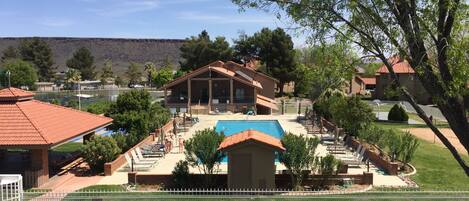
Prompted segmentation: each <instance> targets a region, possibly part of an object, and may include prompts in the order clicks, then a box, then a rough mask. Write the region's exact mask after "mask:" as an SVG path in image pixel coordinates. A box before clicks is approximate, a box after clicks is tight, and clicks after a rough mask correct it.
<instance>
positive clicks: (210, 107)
mask: <svg viewBox="0 0 469 201" xmlns="http://www.w3.org/2000/svg"><path fill="white" fill-rule="evenodd" d="M210 111H212V79H211V78H210V79H209V80H208V112H209V113H210Z"/></svg>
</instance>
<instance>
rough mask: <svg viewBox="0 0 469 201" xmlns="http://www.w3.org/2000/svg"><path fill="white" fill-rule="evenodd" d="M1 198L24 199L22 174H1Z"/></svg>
mask: <svg viewBox="0 0 469 201" xmlns="http://www.w3.org/2000/svg"><path fill="white" fill-rule="evenodd" d="M0 200H2V201H3V200H5V201H6V200H8V201H9V200H23V178H22V176H21V175H19V174H1V175H0Z"/></svg>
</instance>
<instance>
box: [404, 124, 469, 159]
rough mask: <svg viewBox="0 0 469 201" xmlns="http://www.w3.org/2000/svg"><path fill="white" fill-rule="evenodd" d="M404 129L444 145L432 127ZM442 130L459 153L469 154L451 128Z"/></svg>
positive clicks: (426, 139) (421, 137)
mask: <svg viewBox="0 0 469 201" xmlns="http://www.w3.org/2000/svg"><path fill="white" fill-rule="evenodd" d="M402 130H404V131H409V132H410V133H412V135H414V136H416V137H418V138H420V139H423V140H425V141H428V142H431V143H433V142H435V143H437V144H439V145H441V146H443V147H444V145H443V143H441V141H440V140H439V139H438V137H436V136H435V134H434V133H433V131H432V130H431V129H430V128H406V129H402ZM440 131H441V132H442V133H443V135H445V136H446V138H448V140H449V141H450V142H451V144H453V146H454V147H456V149H457V150H458V152H459V153H461V154H464V155H468V153H467V151H466V150H465V149H464V147H463V146H462V144H461V143H460V142H459V140H458V138H457V137H456V135H455V134H454V133H453V131H452V130H451V129H449V128H440Z"/></svg>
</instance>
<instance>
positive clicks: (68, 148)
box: [52, 142, 83, 153]
mask: <svg viewBox="0 0 469 201" xmlns="http://www.w3.org/2000/svg"><path fill="white" fill-rule="evenodd" d="M82 146H83V143H80V142H67V143H65V144H62V145H60V146H58V147H55V148H54V149H52V151H54V152H61V153H70V152H76V151H80V148H81V147H82Z"/></svg>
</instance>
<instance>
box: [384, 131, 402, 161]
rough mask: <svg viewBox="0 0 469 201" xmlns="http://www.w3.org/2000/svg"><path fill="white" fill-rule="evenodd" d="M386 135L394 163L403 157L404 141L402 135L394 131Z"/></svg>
mask: <svg viewBox="0 0 469 201" xmlns="http://www.w3.org/2000/svg"><path fill="white" fill-rule="evenodd" d="M386 133H387V138H388V140H387V141H388V143H387V144H388V149H389V155H390V156H391V161H394V160H396V159H397V158H399V157H400V156H401V153H402V148H403V143H404V141H403V138H402V135H401V134H399V133H398V131H396V130H394V129H389V130H387V131H386Z"/></svg>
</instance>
